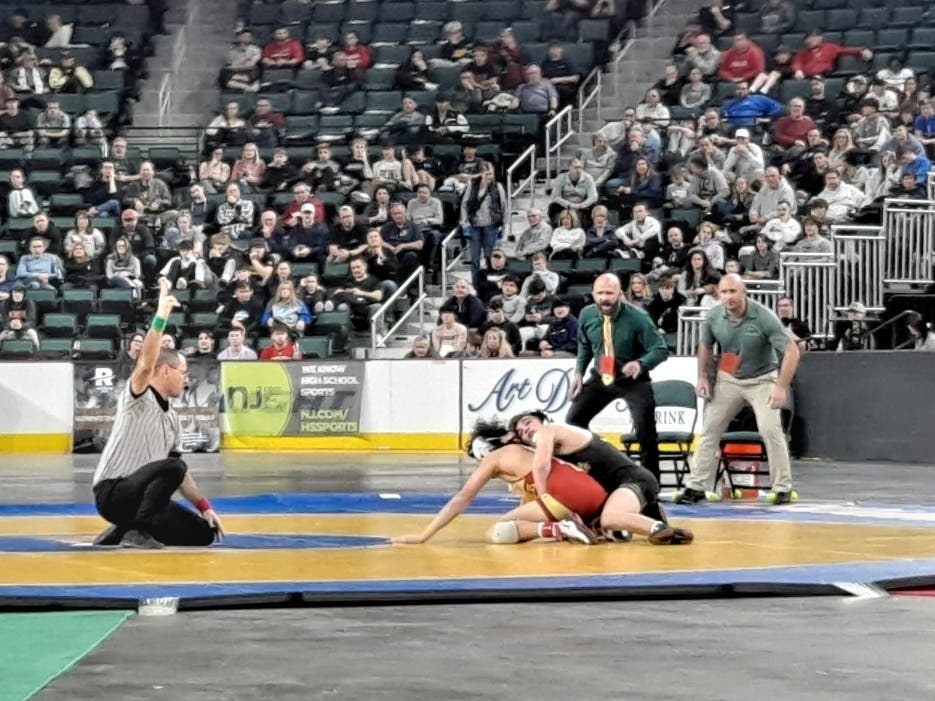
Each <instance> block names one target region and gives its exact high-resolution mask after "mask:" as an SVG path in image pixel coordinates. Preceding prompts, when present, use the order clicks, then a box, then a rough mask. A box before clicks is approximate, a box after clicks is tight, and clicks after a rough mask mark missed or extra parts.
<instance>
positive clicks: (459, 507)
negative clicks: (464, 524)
mask: <svg viewBox="0 0 935 701" xmlns="http://www.w3.org/2000/svg"><path fill="white" fill-rule="evenodd" d="M497 469H498V459H497V456H496V455H495V454H494V453H490V454H489V455H487V456H485V457H484V459H483V460H481V463H480V465H478V466H477V469H476V470H474V474H472V475H471V476H470V477H469V478H468V481H467V482H465V483H464V486H463V487H461V491H459V492H458V493H457V494H455V495H454V496H453V497H451V499H449V500H448V503H447V504H445V505H444V506H443V507H442V508H441V511H439V512H438V513H437V514H435V518H433V519H432V521H431V523H429V525H428V526H426V528H425V530H424V531H422V533H420V534H418V535H403V536H397V537H396V538H392V539H391V542H392V543H393V544H394V545H405V544H408V545H420V544H422V543H424V542H426V541H427V540H428V539H429V538H431V537H432V536H434V535H435V534H436V533H438V532H439V531H440V530H441V529H442V528H444V527H445V526H447V525H448V524H449V523H451V522H452V521H454V520H455V518H457V517H458V516H459V515H460V514H462V513H463V512H464V510H465V509H466V508H467V507H468V506H470V505H471V502H472V501H474V497H476V496H477V494H478V492H480V490H481V489H483V488H484V485H485V484H487V483H488V482H489V481H490V480H491V479H493V478H494V477H495V476H496V474H497Z"/></svg>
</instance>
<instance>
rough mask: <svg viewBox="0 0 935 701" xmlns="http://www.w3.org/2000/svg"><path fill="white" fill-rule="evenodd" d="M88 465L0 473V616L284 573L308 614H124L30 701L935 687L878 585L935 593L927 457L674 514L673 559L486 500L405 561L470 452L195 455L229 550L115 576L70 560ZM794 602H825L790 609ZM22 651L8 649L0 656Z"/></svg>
mask: <svg viewBox="0 0 935 701" xmlns="http://www.w3.org/2000/svg"><path fill="white" fill-rule="evenodd" d="M95 461H96V458H95V456H76V457H75V458H74V459H72V458H71V457H62V458H43V459H36V458H28V459H22V458H19V459H12V458H9V459H4V460H3V461H2V462H0V503H2V504H3V506H0V605H2V603H3V598H2V597H3V596H4V593H3V592H4V591H7V592H10V591H13V590H14V589H15V588H16V587H17V586H22V585H25V584H29V585H35V584H37V583H42V582H43V581H45V582H46V583H47V584H55V585H56V586H65V587H67V586H71V587H73V588H74V589H75V590H76V591H78V592H79V593H81V594H82V595H85V594H87V593H88V591H90V590H84V591H82V590H81V587H82V586H85V585H86V584H87V582H88V581H91V582H93V583H96V585H100V584H101V583H103V582H110V583H112V582H114V581H125V582H128V583H130V584H132V586H134V587H138V589H136V590H134V589H132V588H131V589H130V590H129V591H131V592H133V591H137V592H144V593H150V592H152V591H156V590H157V589H147V588H146V587H152V586H156V587H157V588H158V587H165V586H167V585H169V584H171V583H172V582H175V581H178V582H183V583H184V584H183V585H180V586H183V589H181V590H180V595H181V596H182V597H183V607H184V606H185V601H186V597H187V596H191V597H192V598H191V599H190V600H189V601H190V603H191V605H192V606H195V605H197V606H205V605H207V606H211V607H214V606H217V605H221V604H232V603H236V599H232V598H225V596H226V595H228V594H230V593H231V592H232V591H241V589H238V587H242V586H243V585H244V584H245V583H250V582H252V583H254V584H262V585H269V584H270V583H272V584H273V585H274V586H273V588H272V589H269V588H268V587H267V588H266V589H261V590H259V591H263V592H266V593H267V594H269V593H270V592H271V591H279V590H278V589H277V586H278V585H280V584H281V583H282V582H283V581H284V579H288V578H291V581H294V582H298V583H300V585H301V586H299V585H296V587H295V588H294V589H295V591H301V592H303V593H304V594H303V596H304V598H306V599H307V600H308V602H309V604H310V605H306V606H301V607H299V606H292V607H289V608H283V607H282V606H281V605H280V606H273V605H270V604H267V603H266V602H268V601H271V599H269V598H267V599H263V598H262V597H260V598H257V599H255V600H254V601H255V604H254V605H252V606H251V605H242V606H239V607H236V608H217V609H213V610H200V611H196V610H182V611H180V612H179V613H178V614H176V615H174V616H167V617H142V616H140V617H131V618H129V619H128V620H127V621H126V622H124V623H123V624H122V625H120V626H119V627H118V628H117V630H116V632H115V633H113V634H112V635H110V636H109V637H106V638H105V639H104V641H103V643H102V644H100V646H99V647H97V648H96V649H95V650H94V651H93V652H91V654H89V655H88V656H87V657H84V658H83V660H82V661H80V662H79V663H78V664H77V665H76V666H75V667H73V668H72V669H71V670H70V671H67V672H65V673H64V674H63V675H62V676H60V677H58V678H57V679H55V680H54V681H52V682H51V684H49V685H48V686H47V687H46V688H45V689H44V690H43V691H41V692H40V693H39V694H38V695H37V696H35V698H36V699H82V698H98V699H103V700H110V699H114V700H117V699H121V700H122V699H160V698H169V697H170V696H171V697H185V698H190V699H241V698H242V699H254V698H276V699H293V698H294V699H311V698H326V697H327V698H330V697H334V696H342V697H344V698H351V699H369V698H384V697H391V698H403V699H460V698H464V699H468V698H497V699H526V698H536V699H543V698H544V699H552V698H556V699H558V698H566V697H568V696H570V695H574V696H576V697H578V698H605V697H617V698H636V699H639V698H653V699H688V698H692V699H698V698H705V699H707V698H712V699H713V698H717V699H735V698H736V699H739V698H750V697H751V696H754V695H762V694H764V693H766V694H770V693H771V692H770V691H767V690H768V689H770V688H771V687H772V688H773V689H775V690H776V691H780V690H781V692H782V693H785V694H787V695H791V697H793V698H808V699H812V698H814V699H832V698H835V699H837V698H845V697H847V698H855V699H878V698H883V697H884V696H886V697H889V698H894V699H899V698H905V699H918V698H931V697H932V695H933V688H935V683H933V682H932V681H931V679H930V676H929V675H928V674H927V673H926V670H925V667H926V664H925V663H926V662H927V661H928V660H930V659H931V658H932V654H933V652H935V643H933V642H932V640H931V636H930V635H927V633H928V632H929V631H931V629H932V628H933V627H935V607H933V605H932V603H933V602H932V600H931V599H930V598H903V597H889V596H886V595H885V593H883V592H881V591H880V590H879V588H877V587H871V586H865V584H866V583H868V582H880V581H882V582H884V583H887V584H893V583H894V582H903V583H906V584H910V583H913V582H914V583H916V584H918V583H925V582H926V581H928V580H932V579H933V578H932V577H931V576H930V575H935V564H933V563H935V496H933V495H932V491H931V490H930V489H927V487H928V484H929V483H930V481H931V478H930V470H931V468H930V467H928V466H905V465H895V464H861V465H857V464H832V463H819V462H811V461H807V462H800V463H798V464H797V465H796V476H797V487H798V489H799V492H800V494H801V497H802V498H801V501H800V502H799V503H798V504H796V505H794V506H793V507H789V508H784V509H768V508H763V507H756V506H751V505H739V506H738V505H703V506H701V507H697V508H696V509H694V510H691V511H690V510H688V509H685V508H678V507H672V508H670V516H671V517H672V519H673V520H678V521H680V522H686V523H688V525H691V527H692V528H694V529H695V531H696V533H697V534H698V540H697V541H696V543H695V544H694V545H692V546H687V547H679V548H654V547H652V546H649V545H647V544H645V543H637V542H634V543H631V544H626V545H604V546H597V547H595V548H585V547H583V546H574V545H571V544H545V543H532V544H527V545H523V546H519V547H516V548H512V547H511V548H506V547H500V548H491V546H485V545H483V544H482V543H481V542H480V538H481V536H482V533H483V530H484V527H485V525H486V524H487V523H489V522H490V519H491V515H492V514H493V513H497V512H498V510H500V511H502V510H505V509H501V508H500V507H501V506H503V505H504V503H505V497H504V495H503V491H502V490H501V489H499V488H498V487H494V486H492V487H491V488H490V489H488V490H487V491H486V492H485V493H484V495H482V499H481V500H480V508H479V509H477V510H476V511H475V512H474V513H473V514H471V515H469V516H468V517H466V518H464V519H462V523H460V524H458V522H456V524H455V526H456V527H453V528H452V529H451V530H450V531H444V532H443V533H442V534H441V535H440V536H439V539H438V542H437V543H435V541H433V545H431V546H430V547H427V546H423V547H414V546H407V547H403V548H398V547H397V548H394V547H391V546H387V545H385V540H384V539H385V537H386V536H390V535H395V534H396V533H399V532H407V531H411V530H413V529H416V528H418V526H419V525H420V524H422V523H424V522H425V519H426V518H428V516H427V514H428V513H429V512H430V511H432V510H433V509H434V508H435V507H436V506H437V504H439V503H441V501H442V498H443V496H442V495H447V494H450V493H452V492H453V491H454V490H456V489H457V488H458V487H459V486H460V484H461V483H462V482H463V480H464V479H465V478H466V476H467V475H468V474H469V473H470V470H471V469H472V468H473V464H474V463H473V461H470V460H466V459H465V460H462V459H460V458H458V457H457V456H451V455H434V456H414V455H397V454H392V455H381V456H372V455H367V456H363V455H347V454H344V455H298V454H270V453H265V454H234V455H223V456H193V457H191V459H190V463H191V465H192V466H193V470H194V471H195V474H196V476H197V478H198V480H199V482H200V483H201V484H202V486H203V487H204V489H205V491H206V492H207V493H208V494H210V495H212V497H215V496H217V497H220V498H219V499H218V503H219V504H223V505H224V508H223V509H222V512H223V513H225V514H229V516H228V518H227V528H228V530H229V531H230V533H231V535H230V537H229V539H228V545H227V546H226V547H225V548H224V549H223V550H221V549H216V550H214V551H210V552H198V553H185V554H180V553H172V552H162V553H157V554H155V555H154V556H151V557H155V558H156V560H149V561H148V560H146V559H145V558H144V559H138V558H139V556H138V554H136V553H126V552H121V553H104V555H105V556H109V557H108V560H107V562H106V563H104V565H103V566H102V565H101V562H102V560H100V559H98V558H97V554H96V553H92V552H90V551H88V550H87V549H84V550H82V551H80V552H77V553H76V552H74V550H71V551H68V549H69V548H73V547H74V546H75V545H76V544H77V545H80V541H82V540H87V539H88V538H89V537H90V535H92V534H93V533H94V532H96V529H97V528H98V526H99V523H98V522H97V521H96V520H95V518H94V517H93V516H91V515H90V513H88V512H87V510H86V507H82V506H73V505H74V504H78V505H81V504H87V503H88V502H89V501H90V488H89V483H90V473H91V470H92V469H93V465H94V463H95ZM338 494H340V495H344V496H340V497H338V496H335V495H338ZM255 495H305V496H302V497H298V496H296V497H285V496H282V497H277V498H276V499H275V500H278V501H279V502H280V503H281V504H282V507H281V508H280V509H279V510H278V512H277V510H275V509H270V508H269V503H270V499H271V498H270V497H266V498H265V499H259V500H257V499H256V498H255ZM379 495H382V498H383V499H384V501H376V502H374V500H376V499H380V498H381V497H380V496H379ZM390 495H393V496H390ZM275 500H274V501H275ZM374 503H376V504H377V507H374V505H373V504H374ZM385 503H388V504H390V506H389V507H387V508H380V507H379V505H380V504H385ZM30 504H44V505H47V506H43V507H41V508H38V509H37V507H29V506H28V505H30ZM506 505H507V506H508V503H507V504H506ZM30 508H32V509H33V511H32V512H30V511H29V509H30ZM24 509H25V510H24ZM83 509H84V510H83ZM24 514H28V515H24ZM343 537H351V538H358V539H363V541H361V542H345V541H343V540H341V538H343ZM316 538H318V539H319V540H316ZM328 538H334V539H335V540H333V541H328V540H327V539H328ZM321 539H325V540H321ZM368 539H369V540H368ZM37 543H38V545H37ZM50 544H51V545H50ZM300 549H301V550H303V552H298V550H300ZM500 551H502V552H500ZM55 558H67V559H65V560H56V559H55ZM205 558H207V559H205ZM63 565H64V566H63ZM179 571H181V572H184V573H185V576H180V575H179ZM102 573H106V575H105V574H102ZM43 578H45V579H44V580H43ZM88 578H89V579H88ZM218 580H223V581H227V582H229V583H230V585H231V586H233V587H234V589H223V588H222V589H217V588H216V584H213V583H215V582H217V581H218ZM205 582H207V583H208V584H207V585H205ZM387 582H389V583H390V584H387ZM413 582H417V583H418V586H417V587H413ZM192 586H196V587H205V586H207V588H203V589H197V588H196V589H194V590H192V589H190V587H192ZM844 591H849V592H851V594H852V595H850V596H844V595H841V594H843V592H844ZM803 592H804V593H809V594H825V596H810V597H807V598H806V597H801V596H793V595H796V594H801V593H803ZM46 593H49V592H46ZM52 593H53V594H55V593H56V592H52ZM92 593H94V592H92ZM280 593H283V592H280ZM543 593H548V594H549V597H550V599H551V600H549V601H546V600H542V599H541V596H542V594H543ZM766 593H770V594H773V595H772V596H763V594H766ZM348 594H351V596H347V595H348ZM779 594H785V596H779ZM853 594H857V596H854V595H853ZM96 595H98V596H101V597H102V598H101V599H99V601H105V600H106V599H107V598H108V597H109V598H111V599H112V598H113V597H114V591H113V590H112V589H111V590H107V589H105V590H101V589H98V590H97V591H96ZM199 595H205V598H202V599H198V596H199ZM213 596H217V597H220V598H214V599H212V597H213ZM401 596H405V601H406V605H403V604H402V603H401V599H400V598H399V597H401ZM341 597H345V598H344V599H343V600H342V599H341ZM624 597H629V598H624ZM117 598H120V597H119V596H118V597H117ZM274 599H275V597H274V598H273V600H274ZM301 599H302V597H301V596H300V597H298V598H296V597H295V596H294V592H293V596H292V597H291V598H288V599H282V600H281V601H280V603H282V602H283V601H286V600H288V601H290V602H292V603H293V604H295V603H297V601H301ZM394 599H395V600H394ZM498 599H500V600H501V601H498ZM589 599H590V600H589ZM9 601H12V599H7V602H8V603H9ZM247 601H249V600H243V599H242V600H241V603H242V604H244V603H245V602H247ZM335 601H343V603H344V604H345V605H338V604H335V603H334V602H335ZM416 601H419V602H421V604H420V605H416ZM455 601H461V602H463V601H471V602H474V603H471V604H470V605H467V604H465V603H453V602H455ZM329 602H330V603H329ZM377 602H380V603H379V604H377ZM263 604H266V605H263ZM0 628H2V622H0ZM15 644H16V641H12V640H9V639H7V638H6V637H5V636H0V649H2V647H3V646H6V645H15ZM0 657H2V655H0ZM530 672H532V674H530ZM7 698H9V699H10V701H13V700H14V699H16V701H18V700H19V699H20V698H25V697H23V696H19V697H16V696H9V697H7V696H5V695H4V691H3V682H2V681H0V699H2V700H3V701H7Z"/></svg>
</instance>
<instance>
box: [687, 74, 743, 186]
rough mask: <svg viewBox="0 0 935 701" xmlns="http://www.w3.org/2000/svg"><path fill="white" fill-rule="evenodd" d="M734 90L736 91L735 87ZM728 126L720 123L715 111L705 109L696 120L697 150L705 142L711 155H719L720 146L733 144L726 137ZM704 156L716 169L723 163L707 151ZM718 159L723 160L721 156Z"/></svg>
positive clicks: (729, 138) (713, 109) (728, 137)
mask: <svg viewBox="0 0 935 701" xmlns="http://www.w3.org/2000/svg"><path fill="white" fill-rule="evenodd" d="M734 89H735V90H736V87H735V88H734ZM729 126H730V125H728V124H727V123H726V122H723V121H721V117H720V115H719V114H718V111H717V109H715V108H713V107H711V108H708V109H706V110H705V111H704V114H703V115H701V117H699V118H698V129H697V132H696V134H695V138H696V140H697V144H698V148H699V149H700V148H701V147H702V145H703V144H704V142H705V140H707V141H708V143H709V144H710V145H711V146H712V147H713V153H715V154H720V151H718V149H719V148H720V147H721V146H729V145H730V144H732V143H733V141H732V139H731V137H730V136H728V131H729ZM705 155H706V156H707V157H708V161H709V162H710V163H712V164H713V165H715V166H717V167H718V168H720V167H721V166H722V165H723V164H724V161H723V160H719V157H718V156H717V155H714V156H712V155H711V153H708V152H707V151H706V152H705ZM720 158H723V155H721V156H720Z"/></svg>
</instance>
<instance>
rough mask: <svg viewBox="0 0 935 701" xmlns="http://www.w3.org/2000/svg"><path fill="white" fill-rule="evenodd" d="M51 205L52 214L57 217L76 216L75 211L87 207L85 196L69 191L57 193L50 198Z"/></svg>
mask: <svg viewBox="0 0 935 701" xmlns="http://www.w3.org/2000/svg"><path fill="white" fill-rule="evenodd" d="M49 207H51V209H52V212H51V213H52V215H53V216H57V217H70V216H74V214H75V212H77V211H79V210H81V209H85V208H86V207H87V205H86V204H85V203H84V197H82V196H81V195H71V194H68V193H55V194H53V195H52V197H51V198H49Z"/></svg>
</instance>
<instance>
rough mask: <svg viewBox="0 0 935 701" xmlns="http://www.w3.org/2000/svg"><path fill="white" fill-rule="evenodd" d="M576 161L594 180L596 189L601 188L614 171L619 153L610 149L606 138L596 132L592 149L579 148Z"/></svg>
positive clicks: (592, 137) (592, 141) (592, 140)
mask: <svg viewBox="0 0 935 701" xmlns="http://www.w3.org/2000/svg"><path fill="white" fill-rule="evenodd" d="M575 159H577V160H579V161H581V165H582V168H583V169H584V172H585V173H587V174H588V175H590V176H591V178H592V179H593V180H594V185H595V187H598V188H600V187H601V186H602V185H603V184H604V183H605V182H606V181H607V179H608V178H609V177H610V174H611V173H612V172H613V170H614V162H615V161H616V160H617V152H616V151H614V149H612V148H611V147H610V145H609V143H608V141H607V137H606V136H604V135H603V134H602V133H600V132H594V134H593V135H592V136H591V148H579V149H578V150H577V151H576V152H575Z"/></svg>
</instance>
